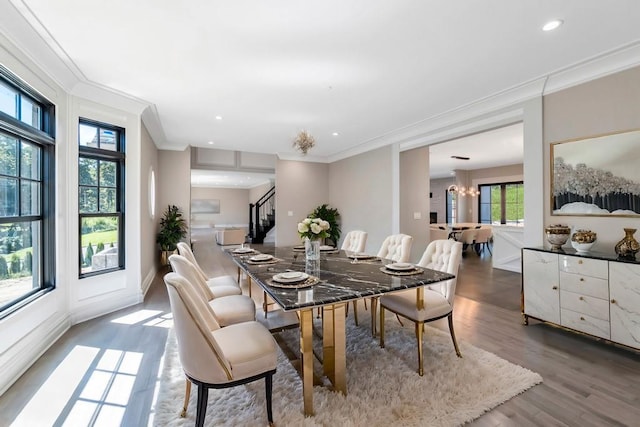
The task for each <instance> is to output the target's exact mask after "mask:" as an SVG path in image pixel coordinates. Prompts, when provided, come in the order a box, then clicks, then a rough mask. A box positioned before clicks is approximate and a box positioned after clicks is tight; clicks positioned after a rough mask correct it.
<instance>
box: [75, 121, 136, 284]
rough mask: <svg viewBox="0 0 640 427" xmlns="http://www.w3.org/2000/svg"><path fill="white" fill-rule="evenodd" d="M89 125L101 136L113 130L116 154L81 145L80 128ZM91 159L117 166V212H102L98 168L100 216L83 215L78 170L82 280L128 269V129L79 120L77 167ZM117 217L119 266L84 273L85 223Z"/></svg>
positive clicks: (80, 270)
mask: <svg viewBox="0 0 640 427" xmlns="http://www.w3.org/2000/svg"><path fill="white" fill-rule="evenodd" d="M81 125H87V126H93V127H96V128H97V133H98V135H100V131H101V130H110V131H113V132H116V133H117V137H116V150H115V151H113V150H105V149H101V148H96V147H88V146H84V145H81V144H80V133H79V130H80V126H81ZM82 158H85V159H91V160H97V161H108V162H113V163H115V164H116V209H115V211H114V212H100V188H101V186H100V178H99V169H100V168H99V167H98V177H97V184H96V188H97V189H98V194H97V204H98V206H97V209H98V211H97V212H85V213H83V212H80V189H81V188H82V187H83V185H81V184H80V167H78V193H77V196H78V252H79V253H78V255H79V256H78V277H79V278H80V279H83V278H86V277H93V276H97V275H100V274H106V273H111V272H113V271H119V270H124V269H125V268H126V266H125V158H126V156H125V129H124V128H122V127H119V126H116V125H112V124H109V123H104V122H99V121H96V120H91V119H87V118H84V117H80V118H79V120H78V165H79V163H80V159H82ZM104 217H116V218H117V220H118V265H117V266H116V267H111V268H103V269H101V270H96V271H87V272H84V273H83V272H82V260H83V254H82V222H83V219H86V218H104Z"/></svg>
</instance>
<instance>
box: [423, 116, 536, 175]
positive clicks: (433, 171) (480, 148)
mask: <svg viewBox="0 0 640 427" xmlns="http://www.w3.org/2000/svg"><path fill="white" fill-rule="evenodd" d="M522 132H523V130H522V123H517V124H514V125H510V126H505V127H502V128H499V129H494V130H491V131H487V132H483V133H479V134H476V135H470V136H466V137H464V138H459V139H455V140H452V141H447V142H443V143H440V144H433V145H430V146H429V174H430V176H431V178H445V177H450V176H451V175H452V172H453V171H454V170H456V169H460V170H474V169H484V168H493V167H497V166H506V165H515V164H519V163H522V161H523V157H522V156H523V150H524V145H523V133H522ZM451 156H461V157H469V160H459V159H453V158H451Z"/></svg>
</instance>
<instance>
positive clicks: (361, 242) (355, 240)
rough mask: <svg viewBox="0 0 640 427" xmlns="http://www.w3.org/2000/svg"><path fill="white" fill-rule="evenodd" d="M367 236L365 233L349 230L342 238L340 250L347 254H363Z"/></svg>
mask: <svg viewBox="0 0 640 427" xmlns="http://www.w3.org/2000/svg"><path fill="white" fill-rule="evenodd" d="M367 235H368V234H367V232H366V231H361V230H351V231H350V232H348V233H347V234H346V235H345V236H344V240H343V241H342V246H341V247H340V249H341V250H343V251H349V252H364V248H365V246H366V245H367Z"/></svg>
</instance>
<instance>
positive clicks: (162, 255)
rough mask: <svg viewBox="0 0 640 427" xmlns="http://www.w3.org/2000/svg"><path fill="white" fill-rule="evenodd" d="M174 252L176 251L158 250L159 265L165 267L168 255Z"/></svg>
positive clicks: (167, 263)
mask: <svg viewBox="0 0 640 427" xmlns="http://www.w3.org/2000/svg"><path fill="white" fill-rule="evenodd" d="M175 253H178V251H177V250H173V251H160V265H161V266H162V267H166V266H167V265H169V257H170V256H171V255H173V254H175Z"/></svg>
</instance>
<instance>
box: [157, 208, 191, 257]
mask: <svg viewBox="0 0 640 427" xmlns="http://www.w3.org/2000/svg"><path fill="white" fill-rule="evenodd" d="M186 235H187V222H186V221H185V219H184V218H183V217H182V212H180V208H179V207H177V206H176V205H169V206H167V209H166V210H165V211H164V213H163V214H162V218H161V219H160V231H158V234H157V235H156V242H157V243H158V245H160V250H161V251H162V252H161V254H160V262H161V264H162V265H167V264H168V258H169V255H171V253H173V252H174V251H175V250H176V248H177V247H178V246H177V245H178V242H179V241H180V240H182V239H183V238H184V237H185V236H186Z"/></svg>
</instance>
